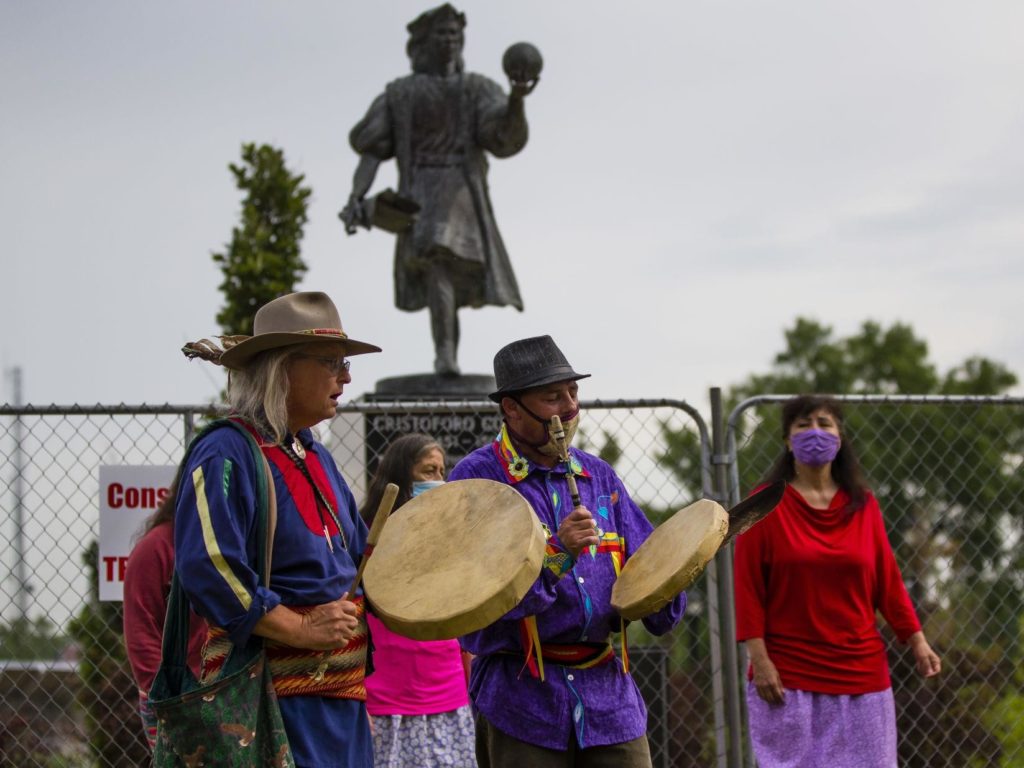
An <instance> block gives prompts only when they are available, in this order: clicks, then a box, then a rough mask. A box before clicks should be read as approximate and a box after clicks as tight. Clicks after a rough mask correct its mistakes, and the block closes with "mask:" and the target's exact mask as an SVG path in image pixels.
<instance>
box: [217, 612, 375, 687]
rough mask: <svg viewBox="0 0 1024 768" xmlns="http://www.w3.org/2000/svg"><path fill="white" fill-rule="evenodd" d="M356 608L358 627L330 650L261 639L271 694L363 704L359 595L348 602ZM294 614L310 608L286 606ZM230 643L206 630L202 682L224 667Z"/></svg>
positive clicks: (363, 657)
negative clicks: (351, 634)
mask: <svg viewBox="0 0 1024 768" xmlns="http://www.w3.org/2000/svg"><path fill="white" fill-rule="evenodd" d="M352 602H353V603H355V604H356V607H357V609H358V611H357V616H358V617H359V626H358V628H357V629H356V634H355V636H354V637H353V638H352V639H351V640H349V642H348V644H346V645H345V646H343V647H341V648H335V649H333V650H330V651H311V650H306V649H302V648H292V647H291V646H289V645H284V644H282V643H276V642H274V641H272V640H265V641H264V647H265V649H266V652H267V660H268V661H269V662H270V674H271V677H272V678H273V681H274V691H275V692H276V693H277V695H278V697H279V698H280V697H283V696H324V697H327V698H331V699H356V700H358V701H366V687H365V685H364V684H363V680H364V676H365V671H366V643H367V630H366V616H365V606H364V605H363V598H362V596H359V597H356V598H354V599H353V600H352ZM288 608H289V610H292V611H295V612H296V613H307V612H309V611H311V610H313V608H312V607H296V606H288ZM230 650H231V641H230V640H229V639H228V636H227V633H226V632H225V631H224V630H223V629H221V628H220V627H210V630H209V632H208V634H207V636H206V645H204V646H203V663H202V680H212V679H214V678H215V677H216V675H217V671H218V670H219V669H220V668H221V666H222V665H223V664H224V660H225V659H226V658H227V655H228V652H229V651H230Z"/></svg>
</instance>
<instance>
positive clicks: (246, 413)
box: [228, 347, 295, 443]
mask: <svg viewBox="0 0 1024 768" xmlns="http://www.w3.org/2000/svg"><path fill="white" fill-rule="evenodd" d="M293 352H295V348H294V347H279V348H277V349H268V350H267V351H266V352H261V353H260V354H258V355H257V356H256V357H255V358H253V360H252V361H251V362H250V363H249V364H247V365H246V366H245V368H243V369H240V370H233V371H231V372H230V374H229V376H228V405H229V406H231V410H232V411H234V412H235V413H237V414H238V415H239V416H241V417H242V418H243V419H245V420H246V421H248V422H249V423H251V424H252V425H253V426H254V427H256V428H257V429H258V430H260V431H261V432H263V433H265V434H269V435H273V436H274V442H275V443H283V442H284V439H285V436H286V435H287V434H288V370H287V368H288V361H289V360H290V359H291V356H292V353H293Z"/></svg>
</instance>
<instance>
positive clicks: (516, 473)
mask: <svg viewBox="0 0 1024 768" xmlns="http://www.w3.org/2000/svg"><path fill="white" fill-rule="evenodd" d="M529 470H530V462H528V461H527V460H526V459H524V458H523V457H522V456H516V457H515V458H514V459H512V461H510V462H509V463H508V473H509V474H510V475H512V477H514V478H516V479H517V480H522V479H523V478H524V477H526V474H527V472H529Z"/></svg>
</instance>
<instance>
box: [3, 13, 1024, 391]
mask: <svg viewBox="0 0 1024 768" xmlns="http://www.w3.org/2000/svg"><path fill="white" fill-rule="evenodd" d="M431 5H433V4H432V3H426V2H406V1H404V0H403V1H402V2H387V3H383V2H381V3H368V2H346V1H343V0H330V1H329V2H328V1H326V0H325V1H322V2H306V1H303V2H280V1H276V2H271V1H270V0H246V1H245V2H241V1H240V0H239V1H238V2H208V1H207V2H194V1H192V0H188V1H186V2H177V3H140V2H137V0H131V1H130V2H128V1H125V2H108V1H97V2H88V3H85V2H78V1H77V0H75V1H74V2H72V1H71V0H68V1H66V2H45V1H41V2H17V1H16V0H2V2H0V72H2V77H0V114H2V118H0V233H2V234H0V259H2V280H3V292H2V297H3V298H2V301H0V328H2V331H0V364H2V365H3V367H4V368H5V369H7V368H10V367H11V366H15V365H17V366H21V367H22V369H23V371H24V378H25V391H24V396H25V399H26V400H27V401H28V402H31V403H36V404H43V403H50V402H57V403H96V402H102V403H118V402H127V403H141V402H147V403H163V402H168V401H169V402H172V403H190V402H201V401H205V400H208V399H210V398H212V397H214V396H215V395H216V393H217V391H218V390H219V388H220V386H221V384H222V381H221V374H220V373H219V372H217V371H216V370H215V369H212V368H211V367H210V366H208V365H204V364H201V363H197V362H193V363H189V362H187V361H186V360H185V359H184V358H183V357H182V356H181V355H180V353H179V352H178V348H179V347H180V346H181V344H182V343H183V342H184V341H186V340H193V339H196V338H199V337H202V336H207V335H210V334H212V333H215V332H216V331H217V326H216V323H215V320H214V316H215V314H216V312H217V309H218V307H219V305H220V303H221V296H220V294H219V292H218V291H217V284H218V283H219V280H220V274H219V272H218V270H217V268H216V265H214V264H213V262H212V261H211V260H210V254H211V252H212V251H215V250H220V249H221V248H222V247H223V246H224V244H225V243H226V242H227V241H228V240H229V238H230V233H231V228H232V226H233V225H234V224H235V223H236V221H237V220H238V211H239V201H240V197H239V193H238V191H237V190H236V189H235V187H234V185H233V182H232V179H231V176H230V174H229V172H228V170H227V164H228V163H229V162H233V161H236V160H237V158H238V156H239V149H240V146H241V144H242V143H243V142H246V141H254V142H268V143H271V144H274V145H276V146H278V147H281V148H282V149H283V150H284V151H285V154H286V157H287V160H288V162H289V164H290V166H291V167H292V169H293V170H295V171H298V172H301V173H304V174H305V175H306V183H307V184H308V185H309V186H311V187H312V188H313V191H314V195H313V200H312V205H311V207H310V211H309V213H310V221H309V225H308V227H307V232H306V237H305V240H304V242H303V255H304V258H305V259H306V261H307V262H308V264H309V272H308V273H307V275H306V278H305V280H304V282H303V283H302V285H301V286H300V287H301V288H304V289H315V290H325V291H327V292H328V293H330V294H331V295H332V296H333V297H334V299H335V301H336V302H337V303H338V305H339V307H340V308H341V313H342V318H343V321H344V324H345V327H346V330H348V331H349V333H350V334H351V335H353V336H354V337H356V338H360V339H366V340H369V341H373V342H375V343H377V344H379V345H380V346H382V347H383V348H384V350H385V352H384V354H382V355H371V356H366V357H361V358H357V360H356V362H355V364H354V365H353V370H352V373H353V378H354V381H353V384H352V386H351V387H350V389H349V393H348V394H349V395H350V396H356V395H358V394H359V393H361V392H364V391H367V390H370V389H372V387H373V382H374V381H375V380H377V379H379V378H382V377H385V376H394V375H400V374H406V373H417V372H424V371H427V370H429V369H430V367H431V363H432V359H433V349H432V345H431V342H430V335H429V330H428V322H427V316H426V314H425V313H422V312H421V313H415V314H408V313H402V312H399V311H398V310H397V309H395V308H394V306H393V303H392V278H391V253H392V248H393V239H392V237H391V236H390V235H387V234H386V233H383V232H377V231H375V232H365V231H361V232H360V233H359V234H358V235H356V236H355V237H346V236H345V234H344V231H343V229H342V226H341V223H340V222H339V221H338V219H337V217H336V214H337V212H338V210H339V209H340V208H341V207H342V205H343V204H344V201H345V198H346V197H347V194H348V190H349V187H350V183H351V175H352V172H353V170H354V168H355V164H356V156H355V155H354V154H353V152H352V150H351V149H350V148H349V146H348V141H347V135H348V131H349V129H350V128H351V126H352V125H353V124H354V123H355V122H356V121H357V120H358V119H359V118H360V117H361V116H362V115H363V113H364V112H365V110H366V108H367V107H368V106H369V104H370V102H371V101H372V99H373V98H374V96H375V95H376V94H378V93H379V92H380V91H381V90H382V88H383V86H384V84H385V83H386V82H387V81H388V80H390V79H392V78H394V77H398V76H400V75H403V74H405V73H407V72H408V62H407V59H406V57H405V54H404V45H405V40H406V33H405V24H406V23H407V22H408V21H410V20H411V19H412V18H413V17H415V16H416V15H417V14H418V13H419V12H420V11H422V10H425V9H426V8H428V7H431ZM459 7H460V8H461V9H463V10H465V11H466V13H467V16H468V22H469V24H468V27H467V29H466V62H467V68H468V69H470V70H472V71H477V72H481V73H483V74H486V75H489V76H491V77H492V78H494V79H496V80H498V81H499V82H503V83H504V82H505V79H504V76H503V75H502V73H501V66H500V61H501V55H502V52H503V51H504V49H505V48H506V47H507V46H508V45H509V44H511V43H513V42H517V41H519V40H529V41H531V42H533V43H534V44H536V45H537V46H538V47H539V48H540V49H541V51H542V53H543V54H544V57H545V68H544V72H543V75H542V78H541V82H540V85H539V86H538V88H537V89H536V91H535V92H534V93H533V94H532V95H531V96H530V97H529V99H528V102H527V113H528V116H529V119H530V124H531V138H530V142H529V144H528V145H527V147H526V149H525V150H524V151H523V152H522V153H520V154H519V155H517V156H515V157H513V158H510V159H507V160H495V161H494V162H493V163H492V171H491V177H490V179H491V190H492V197H493V201H494V206H495V209H496V212H497V216H498V222H499V225H500V227H501V229H502V233H503V235H504V238H505V241H506V244H507V245H508V248H509V251H510V253H511V256H512V261H513V265H514V268H515V270H516V273H517V276H518V279H519V282H520V287H521V290H522V294H523V297H524V300H525V303H526V311H525V312H524V313H522V314H520V313H518V312H516V311H515V310H513V309H498V308H486V309H483V310H478V311H473V310H463V312H462V313H461V317H462V325H463V344H462V348H461V350H460V362H461V364H462V368H463V370H464V371H466V372H488V371H489V369H490V364H491V358H492V356H493V354H494V352H495V351H496V349H497V348H498V347H500V346H501V345H503V344H504V343H506V342H508V341H510V340H512V339H515V338H520V337H524V336H528V335H533V334H537V333H551V334H552V335H553V336H554V337H555V339H556V340H557V341H558V342H559V344H560V345H561V346H562V347H563V349H564V350H565V351H566V353H567V354H568V355H569V358H570V360H571V361H572V362H573V364H574V365H575V366H576V367H577V368H578V369H581V370H585V371H589V372H591V373H593V374H594V377H593V378H592V379H590V380H588V381H587V382H586V385H585V387H584V390H583V394H584V395H585V396H588V397H592V396H596V397H606V398H611V397H675V398H685V399H688V400H690V401H692V402H694V403H696V404H701V405H703V404H704V403H706V397H707V394H706V393H707V388H708V387H709V386H711V385H720V386H723V387H724V386H728V385H730V384H733V383H736V382H737V381H739V380H740V379H742V378H743V377H744V376H745V375H746V374H748V373H750V372H752V371H763V370H764V369H766V368H767V366H768V365H769V363H770V361H771V358H772V356H773V355H774V354H775V353H776V352H777V351H779V350H780V348H781V347H782V331H783V329H784V328H785V327H788V326H789V325H791V324H792V322H793V319H794V318H795V317H796V316H797V315H804V316H809V317H813V318H815V319H817V320H819V321H821V322H823V323H826V324H830V325H832V326H834V327H835V329H836V331H837V332H838V333H839V334H847V333H851V332H854V331H855V330H856V329H857V328H858V327H859V325H860V324H861V323H862V322H863V321H864V320H866V319H869V318H871V319H874V320H878V321H880V322H882V323H884V324H886V325H888V324H890V323H892V322H894V321H897V320H899V321H902V322H906V323H910V324H911V325H912V326H913V328H914V329H915V331H916V332H917V334H918V335H919V336H921V337H923V338H925V339H926V340H927V341H928V343H929V346H930V350H931V356H932V359H933V360H934V361H936V362H937V363H938V365H939V366H940V368H941V369H942V370H946V369H948V368H949V367H951V366H953V365H955V364H957V363H959V362H961V361H962V360H963V359H965V358H966V357H968V356H972V355H985V356H988V357H992V358H995V359H996V360H999V361H1001V362H1003V363H1005V364H1007V365H1008V366H1010V368H1011V369H1013V370H1014V371H1015V372H1017V373H1018V374H1019V375H1024V322H1022V321H1024V310H1022V304H1024V301H1022V296H1024V258H1022V256H1024V140H1022V137H1024V87H1022V84H1024V45H1021V39H1020V31H1021V29H1024V4H1021V3H1020V2H1019V0H1002V1H994V2H981V3H964V2H962V1H960V0H957V1H955V2H954V1H951V0H914V1H912V2H899V3H892V2H881V1H880V0H868V2H862V3H845V2H844V3H839V2H833V1H832V0H796V1H794V2H783V3H763V2H710V0H708V1H706V2H681V1H679V0H673V1H671V2H646V3H644V2H638V3H632V4H629V5H627V4H624V3H617V4H611V3H600V2H583V0H564V1H562V2H552V1H551V0H517V2H514V3H493V2H482V1H476V2H466V3H462V4H461V5H459ZM393 180H394V172H393V170H390V169H389V171H388V172H387V173H384V174H382V175H381V177H380V178H379V179H378V184H377V187H376V188H377V189H380V188H383V186H385V185H388V184H393ZM1018 391H1020V388H1018ZM9 399H10V390H9V387H8V386H7V382H6V381H5V386H4V389H3V396H2V397H0V400H9Z"/></svg>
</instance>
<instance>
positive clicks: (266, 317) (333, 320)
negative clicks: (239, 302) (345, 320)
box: [220, 291, 380, 368]
mask: <svg viewBox="0 0 1024 768" xmlns="http://www.w3.org/2000/svg"><path fill="white" fill-rule="evenodd" d="M236 338H237V337H236ZM242 338H243V340H242V341H240V342H238V343H237V344H235V345H233V346H231V347H230V348H228V349H225V350H224V353H223V354H222V355H221V356H220V363H221V365H223V366H225V367H227V368H243V367H245V364H246V363H247V362H249V360H251V359H252V357H253V356H254V355H257V354H259V353H260V352H265V351H266V350H268V349H276V348H278V347H288V346H291V345H293V344H317V343H321V342H324V343H326V342H334V343H338V342H340V343H342V344H343V345H344V347H345V352H344V354H345V355H346V356H351V355H363V354H366V353H367V352H380V347H377V346H374V345H373V344H367V343H366V342H364V341H356V340H355V339H350V338H349V337H348V334H346V333H345V331H343V330H342V328H341V317H340V315H338V309H337V307H335V306H334V302H333V301H331V299H330V297H329V296H328V295H327V294H326V293H321V292H320V291H300V292H299V293H289V294H286V295H285V296H281V297H280V298H277V299H274V300H273V301H270V302H268V303H266V304H264V305H263V306H262V307H260V308H259V311H257V312H256V318H255V319H254V320H253V335H252V336H246V337H242Z"/></svg>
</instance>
